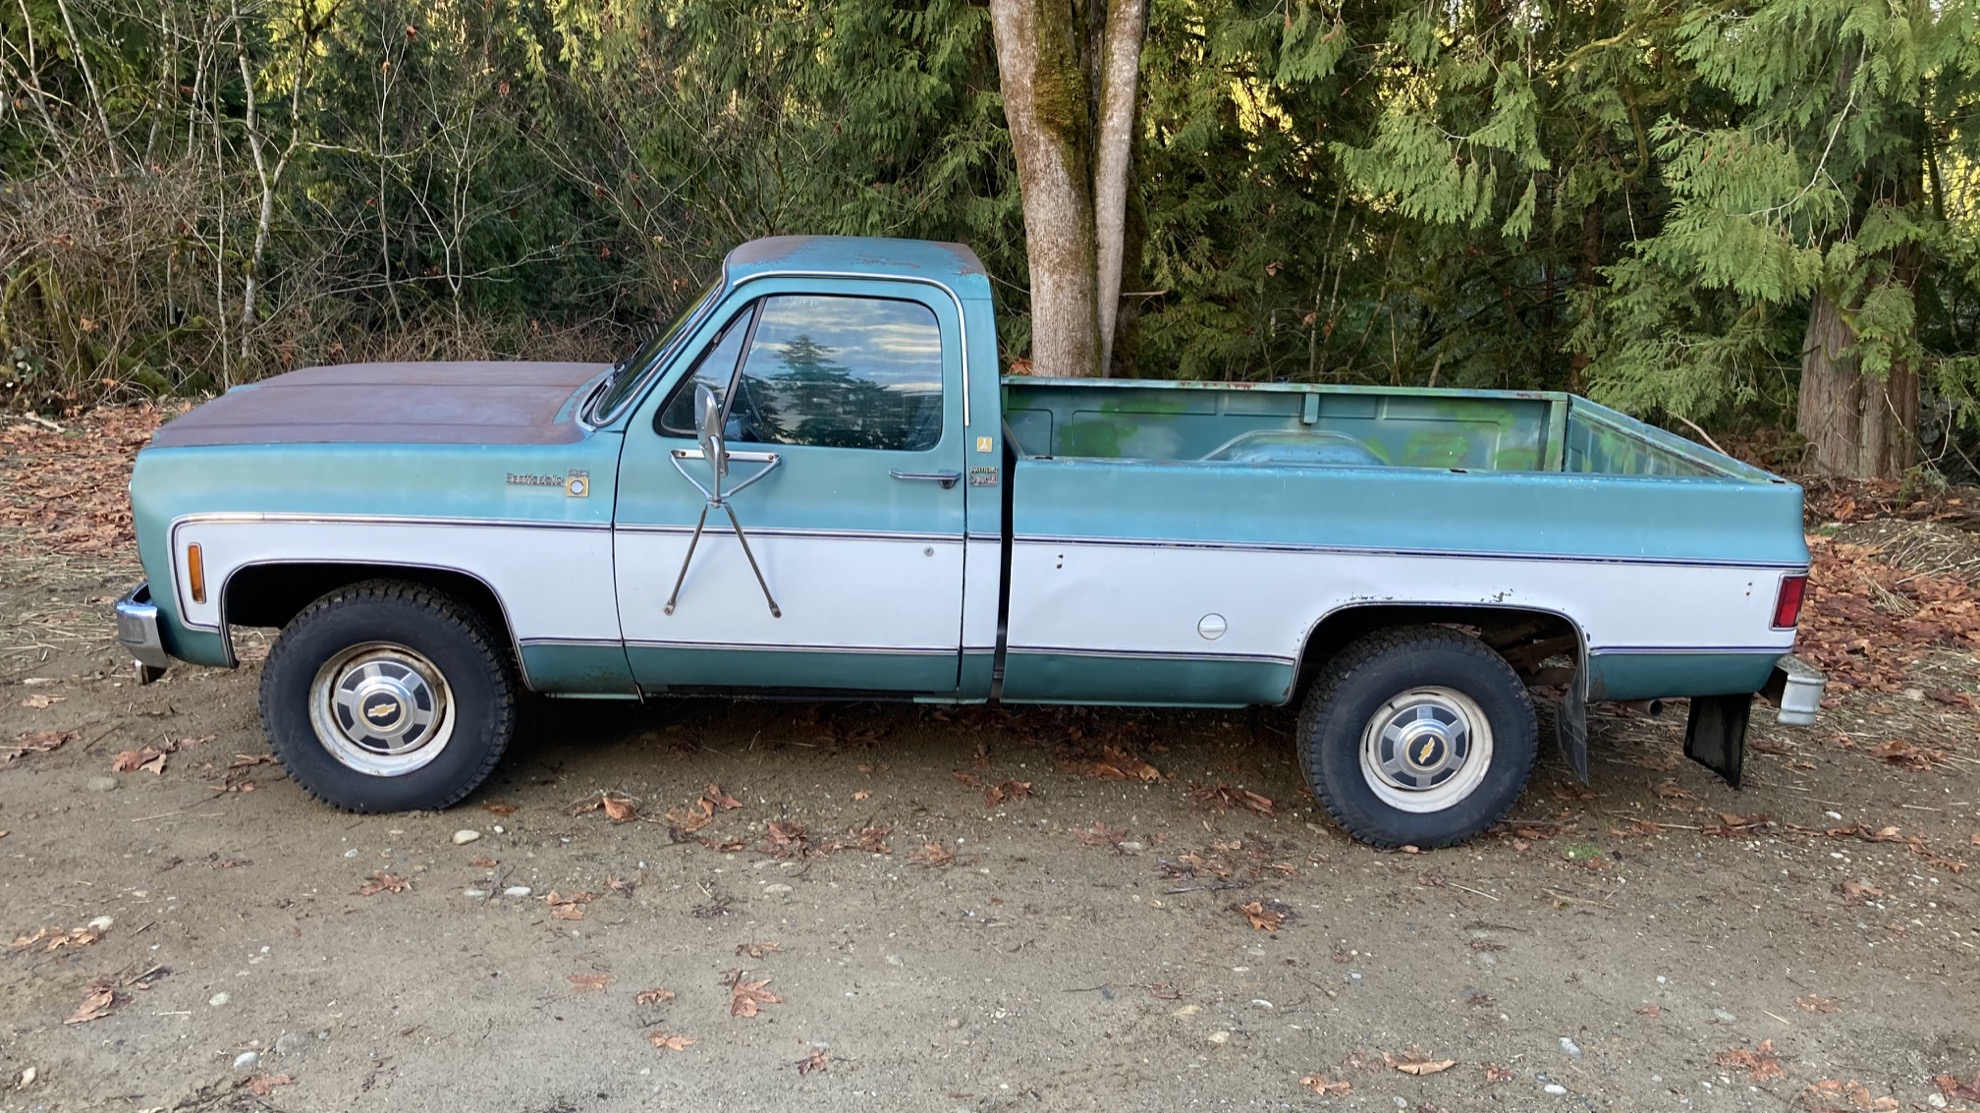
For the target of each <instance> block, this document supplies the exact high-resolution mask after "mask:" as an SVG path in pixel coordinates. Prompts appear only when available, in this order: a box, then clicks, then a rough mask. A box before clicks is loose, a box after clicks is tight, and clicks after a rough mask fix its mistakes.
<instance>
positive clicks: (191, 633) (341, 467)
mask: <svg viewBox="0 0 1980 1113" xmlns="http://www.w3.org/2000/svg"><path fill="white" fill-rule="evenodd" d="M619 445H620V438H619V436H618V434H616V433H612V432H602V431H600V432H592V433H590V434H588V435H587V436H585V437H584V438H583V439H581V440H578V441H575V442H572V443H569V444H560V445H500V446H485V445H448V444H419V445H347V444H292V445H209V446H200V447H188V448H147V449H145V450H144V451H143V452H140V453H139V454H138V458H137V463H136V466H135V467H134V468H133V470H132V473H131V496H132V497H131V510H132V518H133V523H134V528H135V532H136V534H137V541H138V555H139V560H140V561H141V563H142V564H143V565H144V572H145V576H146V577H147V578H148V579H149V580H150V581H151V582H152V583H153V584H154V585H157V586H158V590H155V591H154V592H153V593H152V598H153V602H154V603H155V604H156V605H157V607H158V617H159V627H160V629H159V635H160V638H161V640H162V641H163V642H164V644H165V646H166V649H167V650H168V651H169V652H171V653H172V655H173V656H175V657H178V658H180V659H181V660H186V661H191V662H193V663H196V664H202V665H215V666H224V665H229V664H232V663H233V662H232V661H231V660H230V659H229V655H228V652H227V647H226V645H225V643H224V642H223V640H222V639H221V637H220V636H219V635H218V634H216V633H212V632H208V631H200V630H190V629H187V628H186V627H185V626H184V624H183V623H182V621H181V617H180V614H179V611H178V598H177V592H175V591H172V590H169V585H171V584H172V582H173V570H172V567H171V549H170V536H169V535H170V531H171V526H172V523H173V522H174V521H176V520H177V519H179V518H182V517H185V516H188V515H193V514H214V513H271V514H275V513H279V514H323V515H362V516H368V517H411V518H467V519H481V520H485V519H496V520H501V521H507V522H520V523H530V522H535V523H542V524H544V525H583V526H595V527H605V526H608V525H609V524H610V522H611V520H612V498H611V491H612V489H613V486H614V485H615V483H616V475H617V471H618V465H619ZM577 469H583V470H587V471H589V472H590V473H591V482H592V491H593V492H594V493H593V494H592V495H591V497H589V498H581V499H580V498H570V497H568V496H567V495H565V493H564V491H563V489H562V488H560V487H534V486H519V485H513V484H510V483H509V482H508V476H509V474H511V473H518V474H524V473H526V474H552V475H564V474H566V473H568V472H569V471H572V470H577ZM407 555H408V557H409V558H414V559H416V558H417V556H418V554H407ZM469 571H472V570H469ZM212 586H213V587H214V589H215V590H220V589H221V587H222V585H217V584H216V585H212ZM620 668H621V669H623V668H624V665H623V662H621V665H620ZM626 683H628V684H629V683H630V680H629V678H628V679H627V680H626Z"/></svg>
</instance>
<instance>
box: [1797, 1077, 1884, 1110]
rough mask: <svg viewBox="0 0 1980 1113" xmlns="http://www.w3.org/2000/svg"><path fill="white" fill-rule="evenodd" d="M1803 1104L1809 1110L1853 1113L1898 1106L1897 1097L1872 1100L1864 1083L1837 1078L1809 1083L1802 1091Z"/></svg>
mask: <svg viewBox="0 0 1980 1113" xmlns="http://www.w3.org/2000/svg"><path fill="white" fill-rule="evenodd" d="M1801 1104H1802V1106H1803V1107H1804V1108H1806V1109H1809V1110H1812V1111H1813V1110H1829V1111H1836V1113H1840V1111H1843V1110H1848V1111H1851V1113H1882V1111H1884V1110H1895V1109H1897V1107H1898V1103H1897V1099H1896V1098H1889V1097H1882V1098H1877V1099H1876V1100H1874V1101H1872V1100H1871V1098H1870V1091H1869V1089H1868V1088H1866V1087H1865V1086H1864V1085H1863V1083H1861V1082H1858V1081H1856V1080H1855V1079H1850V1080H1849V1081H1847V1082H1845V1081H1843V1080H1841V1079H1837V1078H1824V1079H1822V1080H1821V1081H1819V1082H1815V1083H1812V1084H1810V1085H1809V1087H1808V1088H1807V1089H1805V1090H1803V1091H1802V1092H1801Z"/></svg>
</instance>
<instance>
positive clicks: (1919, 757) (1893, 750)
mask: <svg viewBox="0 0 1980 1113" xmlns="http://www.w3.org/2000/svg"><path fill="white" fill-rule="evenodd" d="M1870 755H1871V756H1872V757H1878V758H1882V759H1883V760H1885V761H1888V762H1890V763H1891V764H1892V765H1902V766H1904V767H1905V768H1907V769H1929V768H1931V767H1932V766H1934V765H1937V764H1939V763H1940V762H1943V761H1945V760H1946V755H1945V754H1944V753H1943V752H1941V751H1939V750H1933V749H1927V748H1926V747H1924V746H1915V745H1913V744H1911V743H1910V742H1905V741H1902V740H1900V739H1896V738H1893V739H1891V740H1890V741H1889V742H1879V743H1877V744H1876V745H1875V746H1872V747H1870Z"/></svg>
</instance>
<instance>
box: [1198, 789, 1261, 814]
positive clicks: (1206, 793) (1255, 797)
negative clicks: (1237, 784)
mask: <svg viewBox="0 0 1980 1113" xmlns="http://www.w3.org/2000/svg"><path fill="white" fill-rule="evenodd" d="M1188 799H1189V806H1190V808H1191V809H1192V810H1195V811H1215V812H1216V813H1217V814H1218V815H1223V814H1224V812H1225V811H1227V810H1228V809H1230V808H1243V809H1244V810H1245V811H1248V812H1256V813H1257V814H1259V815H1265V816H1269V815H1271V814H1273V812H1274V811H1276V810H1277V808H1278V804H1277V803H1275V802H1274V801H1273V800H1272V798H1271V797H1269V796H1264V795H1261V794H1259V793H1256V792H1253V791H1251V790H1250V789H1248V788H1232V787H1231V786H1230V785H1227V784H1221V783H1220V784H1214V785H1200V786H1198V787H1196V788H1193V789H1190V790H1189V796H1188Z"/></svg>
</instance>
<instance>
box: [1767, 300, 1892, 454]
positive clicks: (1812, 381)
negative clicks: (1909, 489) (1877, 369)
mask: <svg viewBox="0 0 1980 1113" xmlns="http://www.w3.org/2000/svg"><path fill="white" fill-rule="evenodd" d="M1855 343H1856V334H1855V333H1854V332H1853V331H1852V330H1851V329H1850V327H1849V322H1848V320H1846V319H1845V318H1844V316H1843V314H1842V311H1841V309H1840V308H1838V307H1837V305H1836V303H1835V301H1834V300H1833V299H1832V298H1830V297H1829V295H1828V293H1827V292H1818V293H1817V294H1816V295H1815V304H1814V305H1813V306H1812V307H1810V309H1809V311H1808V332H1807V335H1806V339H1805V340H1804V341H1803V342H1802V347H1801V399H1800V412H1799V413H1798V414H1797V416H1796V421H1795V428H1796V429H1797V431H1799V432H1800V433H1801V435H1802V436H1804V437H1806V438H1808V444H1809V449H1810V451H1811V453H1812V456H1811V458H1810V460H1809V461H1808V466H1809V468H1810V470H1812V471H1814V472H1817V473H1819V474H1823V475H1841V476H1848V477H1850V478H1854V479H1892V478H1896V477H1897V476H1899V475H1902V474H1903V473H1904V471H1905V469H1907V468H1909V467H1911V465H1912V464H1913V463H1915V462H1916V460H1917V449H1918V374H1917V372H1916V371H1915V370H1914V369H1913V368H1912V367H1911V366H1910V365H1909V364H1907V363H1903V362H1898V363H1893V364H1892V365H1891V370H1890V374H1888V375H1886V376H1885V377H1884V379H1883V380H1882V381H1878V380H1876V379H1873V378H1869V377H1866V376H1865V375H1864V374H1863V368H1862V364H1861V361H1860V360H1858V359H1857V357H1856V356H1855V355H1854V354H1853V353H1852V352H1850V348H1851V347H1852V346H1854V345H1855Z"/></svg>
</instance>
